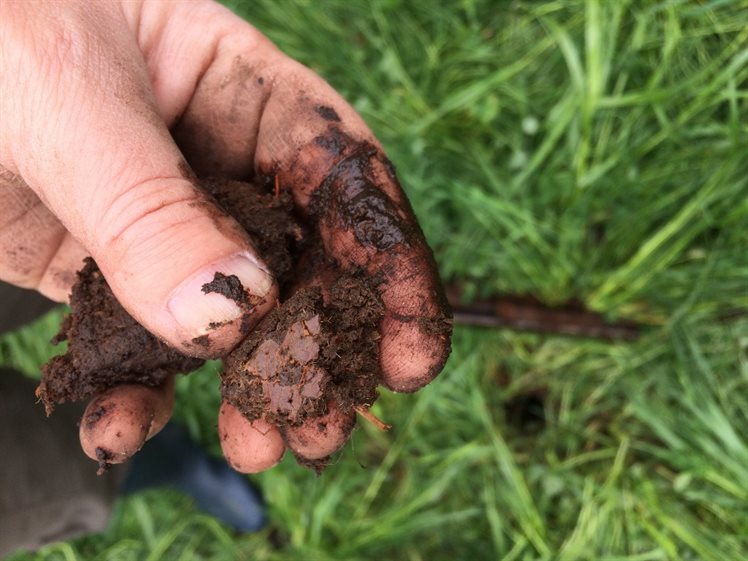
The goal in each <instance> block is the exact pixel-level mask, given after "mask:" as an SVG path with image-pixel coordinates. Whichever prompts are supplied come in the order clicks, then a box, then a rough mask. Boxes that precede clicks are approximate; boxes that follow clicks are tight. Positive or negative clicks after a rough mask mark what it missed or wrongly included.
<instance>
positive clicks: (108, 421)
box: [80, 378, 174, 469]
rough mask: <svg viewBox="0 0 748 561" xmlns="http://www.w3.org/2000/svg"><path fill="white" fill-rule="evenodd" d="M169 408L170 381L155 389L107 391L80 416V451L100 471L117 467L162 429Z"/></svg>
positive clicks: (125, 387) (124, 387)
mask: <svg viewBox="0 0 748 561" xmlns="http://www.w3.org/2000/svg"><path fill="white" fill-rule="evenodd" d="M173 406H174V379H173V378H169V380H168V381H167V382H166V383H164V385H163V386H161V387H158V388H150V387H147V386H141V385H136V384H127V385H122V386H116V387H114V388H112V389H110V390H107V391H106V392H104V393H103V394H101V395H99V396H97V397H96V398H94V399H93V400H92V401H91V402H90V403H89V404H88V407H86V411H85V412H84V413H83V418H82V419H81V424H80V441H81V447H82V448H83V451H84V452H85V453H86V455H87V456H88V457H89V458H91V459H93V460H96V461H98V462H99V466H100V468H102V469H106V467H107V466H106V464H120V463H122V462H124V461H125V460H127V459H128V458H129V457H131V456H132V455H133V454H135V452H137V451H138V450H140V449H141V448H142V447H143V444H144V443H145V441H146V440H148V439H149V438H151V437H153V436H155V435H156V434H157V433H158V432H159V431H160V430H161V429H162V428H164V425H166V422H167V421H168V420H169V417H170V416H171V411H172V407H173Z"/></svg>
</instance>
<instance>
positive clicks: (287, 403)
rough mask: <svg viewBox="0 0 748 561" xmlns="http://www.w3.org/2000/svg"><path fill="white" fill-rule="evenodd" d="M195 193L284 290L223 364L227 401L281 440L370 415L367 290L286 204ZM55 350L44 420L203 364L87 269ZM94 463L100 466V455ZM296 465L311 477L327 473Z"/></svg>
mask: <svg viewBox="0 0 748 561" xmlns="http://www.w3.org/2000/svg"><path fill="white" fill-rule="evenodd" d="M328 116H329V117H330V118H332V117H333V115H332V114H329V115H328ZM202 185H203V187H204V188H205V190H206V192H207V193H209V194H210V195H211V196H212V197H213V198H214V199H215V201H216V202H217V203H218V205H219V206H221V207H222V208H223V209H224V210H225V211H226V212H227V213H229V214H230V215H231V216H233V217H234V218H235V219H236V221H237V222H238V223H239V225H240V226H241V227H242V228H243V229H244V230H245V231H246V233H247V234H248V235H249V238H250V240H251V241H252V242H253V244H254V246H255V247H256V249H257V250H258V253H259V255H260V256H261V258H262V259H263V260H264V262H265V263H266V264H267V265H268V266H269V268H270V270H271V271H272V272H273V274H274V275H275V277H276V279H277V280H278V282H279V285H280V287H281V302H282V304H281V305H280V306H279V307H277V308H276V309H275V310H273V311H272V312H271V313H270V314H268V315H267V316H266V317H265V318H264V319H263V320H262V321H261V322H260V324H259V325H258V326H257V327H255V328H254V329H253V330H252V331H251V333H249V336H248V337H247V338H246V339H245V340H244V341H243V342H242V343H241V344H240V345H239V347H237V349H236V350H234V351H233V352H231V353H230V354H229V355H228V356H227V357H225V361H224V371H223V373H222V388H221V389H222V394H223V396H224V399H226V400H227V401H228V402H230V403H232V404H233V405H235V406H236V407H237V408H238V409H239V410H240V411H241V412H242V413H243V414H244V415H245V416H246V417H247V418H248V419H249V420H256V419H259V418H264V419H265V420H267V421H268V422H270V423H271V424H274V425H276V426H277V427H279V428H280V429H281V432H282V433H283V429H284V428H286V427H296V426H299V425H301V424H303V423H305V422H306V421H309V420H313V419H314V418H317V417H320V416H322V415H325V414H326V413H327V412H328V404H329V403H331V402H334V403H335V404H336V406H337V407H338V408H339V409H340V410H343V411H346V412H349V413H351V414H352V412H353V411H354V410H355V409H357V408H361V407H364V408H368V407H370V406H371V405H372V404H373V403H374V401H375V400H376V398H377V395H378V394H377V389H376V388H377V385H378V384H379V383H380V381H381V374H380V366H379V323H380V321H381V318H382V314H383V306H382V303H381V300H380V298H379V295H378V292H377V290H376V288H375V286H374V281H373V280H371V279H370V278H368V277H367V276H366V275H364V274H363V273H358V272H346V273H343V272H342V271H338V270H336V265H335V264H334V263H330V262H329V261H327V260H326V259H325V258H324V257H323V256H322V255H323V252H322V250H321V243H320V242H319V240H318V238H317V237H316V236H315V235H314V233H310V232H308V231H305V229H304V227H303V226H302V225H301V223H300V221H299V220H297V219H296V217H295V216H294V212H293V201H292V199H291V196H290V194H288V193H285V192H280V191H279V190H278V189H277V188H276V189H275V190H271V191H270V192H267V191H265V190H263V189H260V188H258V187H255V186H253V185H250V184H246V183H240V182H236V181H228V180H216V179H208V180H205V181H203V183H202ZM362 212H363V211H362ZM363 214H364V215H366V213H365V212H364V213H363ZM364 218H365V216H364ZM380 242H382V240H380ZM382 243H384V242H382ZM302 253H303V254H304V256H305V257H303V258H302V257H301V256H302ZM310 256H311V257H310ZM321 269H324V270H325V271H326V272H327V273H328V274H331V275H334V276H331V277H328V278H334V279H335V280H334V282H332V284H330V283H327V285H326V286H325V287H324V289H323V287H322V286H321V283H320V282H319V278H320V277H315V276H314V275H315V274H317V273H318V271H319V270H321ZM294 282H295V283H297V284H292V283H294ZM298 283H302V284H298ZM203 292H205V293H210V292H215V293H219V294H222V295H224V296H225V297H226V298H229V299H231V300H234V301H235V302H237V303H238V304H239V305H240V306H241V307H243V308H251V307H252V306H253V305H254V303H253V302H251V301H250V299H249V298H248V294H247V292H246V291H245V290H244V287H243V286H242V284H241V281H240V280H239V279H238V278H237V277H235V276H233V275H223V274H221V273H217V274H216V275H215V277H214V279H213V280H212V281H211V282H209V283H206V284H205V285H204V286H203ZM214 327H219V326H218V325H216V326H214ZM60 341H68V350H67V352H66V353H65V354H63V355H61V356H57V357H54V358H53V359H52V360H51V361H50V362H49V363H47V364H46V365H45V366H44V367H43V369H42V382H41V384H40V386H39V388H38V390H37V393H38V395H39V397H40V398H41V399H42V401H43V402H44V404H45V406H46V408H47V411H48V412H51V411H52V409H53V407H54V404H56V403H62V402H65V401H81V400H85V399H90V398H91V397H93V396H95V395H97V394H99V393H101V392H104V391H106V390H107V389H109V388H112V387H114V386H117V385H121V384H128V383H137V384H144V385H147V386H159V385H161V384H162V383H163V382H164V381H165V380H166V379H167V377H169V376H171V375H173V374H177V373H188V372H190V371H192V370H195V369H196V368H198V367H199V366H200V365H201V364H202V363H203V361H202V360H201V359H196V358H192V357H189V356H185V355H183V354H181V353H180V352H178V351H176V350H175V349H172V348H171V347H169V346H167V345H166V344H165V343H163V342H161V341H159V340H158V339H157V338H156V337H154V336H153V335H151V334H150V333H149V332H148V331H147V330H146V329H145V328H143V327H142V326H141V325H140V324H139V323H138V322H137V321H135V319H133V318H132V317H131V316H130V315H129V314H128V313H127V312H126V311H125V310H124V308H123V307H122V306H121V305H120V304H119V303H118V302H117V300H116V299H115V297H114V295H113V293H112V291H111V289H110V288H109V286H108V285H107V283H106V281H105V280H104V277H103V275H102V274H101V272H100V271H99V269H98V267H97V266H96V264H95V263H94V261H93V260H91V259H87V260H86V263H85V266H84V268H83V269H82V270H81V271H80V273H79V274H78V279H77V282H76V283H75V285H74V287H73V292H72V296H71V314H70V315H69V316H68V317H66V319H65V321H64V323H63V325H62V327H61V330H60V333H59V335H58V336H57V337H56V338H55V342H60ZM193 342H194V343H195V344H199V343H200V341H193ZM205 343H206V344H207V338H206V341H205ZM98 453H99V451H98V450H97V454H98ZM98 459H99V463H100V464H102V466H104V465H106V464H107V460H108V459H109V458H108V456H107V453H106V451H104V450H102V451H101V454H100V457H99V458H98ZM299 461H300V462H301V463H303V464H304V465H310V466H312V467H314V468H315V469H320V468H321V467H322V466H323V465H325V462H326V460H325V459H322V460H315V461H313V462H310V461H306V460H304V458H300V457H299Z"/></svg>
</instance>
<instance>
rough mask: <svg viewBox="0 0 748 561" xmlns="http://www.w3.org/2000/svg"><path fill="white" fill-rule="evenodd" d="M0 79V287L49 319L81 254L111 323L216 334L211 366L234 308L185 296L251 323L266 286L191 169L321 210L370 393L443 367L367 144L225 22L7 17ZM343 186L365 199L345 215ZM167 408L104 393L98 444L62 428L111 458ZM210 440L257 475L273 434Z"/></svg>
mask: <svg viewBox="0 0 748 561" xmlns="http://www.w3.org/2000/svg"><path fill="white" fill-rule="evenodd" d="M0 77H1V78H0V115H2V121H1V122H0V279H3V280H5V281H8V282H11V283H13V284H16V285H18V286H24V287H30V288H35V289H37V290H39V291H40V292H41V293H43V294H45V295H47V296H48V297H50V298H52V299H54V300H57V301H65V300H66V299H67V297H68V295H69V293H70V288H71V286H72V283H73V282H74V280H75V278H74V277H75V275H74V273H75V271H76V270H78V269H79V268H80V267H81V260H82V259H83V257H84V256H86V255H91V256H93V258H94V259H95V260H96V262H97V263H98V265H99V267H100V269H101V271H102V272H103V273H104V275H105V277H106V279H107V281H108V282H109V285H110V286H111V287H112V290H113V291H114V293H115V295H116V296H117V298H118V299H119V301H120V302H121V303H122V304H123V305H124V307H125V308H126V309H127V310H128V311H129V312H130V313H131V314H132V315H133V316H134V317H135V318H136V319H137V320H138V321H140V323H142V324H143V325H144V326H145V327H147V328H148V329H149V330H150V331H151V332H153V333H154V334H156V335H157V336H158V337H160V338H161V339H163V340H165V341H167V342H169V343H170V344H171V345H173V346H174V347H176V348H178V349H180V350H182V351H183V352H186V353H194V352H195V349H194V347H193V348H187V347H186V346H185V341H190V340H192V339H193V338H195V337H197V336H200V335H202V334H204V333H205V332H206V329H207V327H208V324H210V323H212V322H213V323H223V324H224V325H223V327H221V328H220V329H218V330H216V331H213V332H212V333H213V334H212V335H211V337H212V344H213V345H215V346H214V347H213V349H212V350H213V352H215V351H216V349H218V348H224V349H225V348H227V347H230V346H233V345H235V344H236V343H237V342H238V340H239V338H240V333H239V328H238V325H237V324H238V319H237V318H239V316H240V315H241V310H239V309H238V308H237V306H236V305H235V303H234V302H232V301H230V300H228V299H226V298H224V297H223V296H221V295H220V294H204V293H203V292H202V291H201V287H202V285H203V284H205V283H206V282H208V281H210V280H211V279H212V278H213V277H214V273H215V272H216V271H221V272H223V273H225V274H235V275H236V276H238V277H239V279H241V281H242V282H243V284H244V286H245V288H246V289H247V290H249V291H250V292H251V293H253V294H254V295H256V296H259V297H263V298H264V300H265V303H264V304H263V305H262V306H263V308H262V309H261V310H259V311H260V312H261V313H259V314H257V316H259V315H262V313H266V312H267V311H268V310H269V309H270V308H271V307H272V306H273V305H274V301H275V298H276V297H277V286H276V283H275V281H274V280H273V278H272V276H271V275H270V274H269V273H268V271H267V270H266V267H265V265H264V264H263V262H262V261H261V259H259V258H258V257H257V256H256V255H255V253H254V250H253V248H252V246H251V244H250V242H249V241H248V239H247V237H246V235H245V234H244V233H243V231H242V230H241V228H239V227H238V226H237V224H236V223H235V222H234V221H233V220H232V219H231V218H229V217H228V216H226V215H225V214H223V213H222V212H221V211H219V210H218V209H217V208H215V207H213V206H212V205H211V204H210V203H206V200H205V197H204V196H202V195H201V194H200V191H199V190H198V188H197V187H196V186H195V183H194V177H195V175H194V173H193V170H194V172H195V173H197V174H198V175H201V174H210V175H217V176H226V177H232V178H243V179H250V178H252V177H273V178H277V181H278V182H279V185H280V186H281V187H282V188H283V189H290V190H292V192H293V195H294V200H295V202H296V204H297V205H298V206H299V208H300V210H301V211H302V212H303V211H304V210H305V209H306V208H307V206H308V205H309V204H310V201H313V200H314V192H315V189H317V188H318V187H319V186H320V185H322V184H326V185H327V186H328V187H329V188H331V189H333V190H334V192H335V193H336V195H335V197H333V198H332V199H331V200H330V201H329V205H330V207H329V208H328V209H327V210H326V211H325V212H322V213H316V214H315V216H317V219H318V220H319V227H320V232H321V234H322V237H323V240H324V245H325V248H326V250H327V251H328V252H329V254H330V255H331V256H332V257H333V258H335V259H337V261H338V262H339V263H340V264H341V265H342V266H343V267H344V268H345V267H362V268H364V269H365V270H367V271H369V272H370V273H371V274H379V275H382V278H383V281H382V283H381V284H380V287H381V296H382V299H383V301H384V304H385V307H386V309H387V311H386V313H385V317H384V319H383V321H382V324H381V331H382V338H381V362H382V369H383V376H384V381H385V384H386V385H387V386H388V387H389V388H391V389H393V390H396V391H415V390H417V389H418V388H420V387H422V386H423V385H425V384H426V383H428V382H429V381H430V380H431V379H432V378H433V377H434V376H435V375H436V374H437V373H438V372H439V370H440V369H441V367H442V366H443V362H444V360H445V359H446V353H447V346H448V342H447V341H446V340H445V339H444V337H443V336H439V335H435V334H429V333H428V331H427V330H422V329H421V328H419V325H420V324H421V322H422V321H428V320H429V319H431V318H436V317H440V314H442V313H443V310H442V309H441V308H440V306H441V301H440V298H441V289H440V288H439V282H438V279H437V276H436V272H435V270H434V265H433V262H432V260H431V255H430V252H429V250H428V248H427V246H426V244H425V242H424V240H423V237H422V235H421V233H420V230H419V229H418V227H417V225H416V223H415V219H414V218H413V216H412V213H411V210H410V207H409V205H408V202H407V200H406V199H405V196H404V195H403V193H402V191H401V189H400V187H399V185H398V183H397V179H396V178H395V176H394V171H393V169H392V167H391V166H390V164H389V163H388V161H387V160H386V158H385V157H384V155H383V154H382V152H381V147H380V145H379V143H378V142H377V140H376V139H375V138H374V137H373V136H372V134H371V132H370V131H369V129H368V128H367V127H366V125H365V124H364V123H363V121H362V120H361V118H360V117H359V116H358V115H357V114H356V113H355V112H354V111H353V109H352V108H351V107H350V106H349V105H348V104H347V103H346V102H345V101H343V99H342V98H341V97H340V96H339V95H338V94H337V93H335V91H333V90H332V89H331V88H330V86H329V85H327V84H326V83H325V82H324V81H323V80H321V79H320V78H319V77H317V76H316V75H314V74H313V73H312V72H311V71H310V70H309V69H308V68H306V67H304V66H302V65H300V64H298V63H296V62H295V61H293V60H290V59H289V58H287V57H286V56H284V55H283V54H282V53H281V52H280V51H278V49H277V48H276V47H275V46H274V45H272V44H271V43H270V42H269V41H268V40H267V39H266V38H265V37H264V36H262V35H261V34H260V33H259V32H258V31H257V30H256V29H254V28H253V27H251V26H250V25H249V24H247V23H246V22H245V21H243V20H241V19H240V18H238V17H237V16H235V15H234V14H232V13H231V12H230V11H228V10H227V9H225V8H223V7H221V6H220V5H218V4H215V3H213V2H210V1H207V0H204V1H200V0H198V1H194V2H160V1H148V0H145V1H132V0H131V1H127V2H124V1H123V2H89V1H88V0H66V1H62V2H54V3H48V2H36V3H32V2H30V1H20V0H7V1H5V2H2V3H1V4H0ZM187 161H189V162H190V165H191V168H190V166H188V165H187V163H186V162H187ZM362 184H365V185H366V186H369V187H371V186H375V187H376V189H377V193H378V195H377V196H376V197H374V198H371V200H367V199H366V197H365V196H364V197H363V198H362V196H361V190H360V189H359V188H358V187H360V186H361V185H362ZM351 185H352V186H353V187H356V186H358V187H356V188H349V187H350V186H351ZM209 351H210V349H209ZM207 354H210V352H208V353H207ZM111 400H113V401H111ZM172 401H173V384H171V383H170V384H167V386H166V387H164V388H160V389H153V388H146V387H134V388H133V387H122V388H120V389H115V390H113V393H112V394H111V395H110V403H112V402H116V403H118V406H117V407H113V408H111V411H110V412H109V413H108V414H110V415H111V419H109V420H108V422H107V423H98V424H97V425H96V430H97V431H99V432H96V431H94V433H92V434H87V433H85V430H83V429H82V434H81V439H82V443H83V446H84V450H85V451H86V452H87V453H88V454H89V455H91V456H92V457H95V452H94V451H95V448H96V446H97V445H98V444H97V442H98V441H100V440H101V439H107V438H110V437H111V435H113V434H114V433H115V432H117V433H120V435H121V436H122V440H121V442H125V443H128V444H121V447H122V450H120V453H121V454H120V460H124V459H125V458H126V457H127V456H128V455H130V454H132V453H133V452H134V451H135V450H137V448H138V447H139V446H140V445H142V439H143V435H142V432H143V427H144V426H145V427H146V428H147V430H145V434H147V436H152V435H153V434H155V432H157V431H158V430H159V429H160V428H161V427H162V426H163V424H164V423H165V422H166V419H168V417H169V415H170V412H171V404H172ZM219 430H220V431H221V435H222V439H223V440H226V441H230V442H232V443H233V444H232V445H231V446H227V445H224V451H225V453H226V455H227V459H228V460H229V461H230V462H231V463H232V465H233V466H235V467H236V468H237V469H239V470H242V471H247V472H250V471H259V470H261V469H265V468H267V467H270V466H271V465H272V464H273V463H274V462H275V461H277V459H278V457H279V451H282V449H283V443H282V441H281V437H280V435H279V433H278V431H277V430H275V429H274V428H272V427H268V426H266V425H264V423H263V422H262V421H258V422H257V423H255V424H254V425H253V424H251V423H249V422H248V421H246V419H244V417H242V416H241V415H240V414H237V411H236V410H235V409H234V408H233V407H232V406H229V405H226V404H224V405H223V406H222V410H221V414H220V416H219ZM110 447H111V446H110Z"/></svg>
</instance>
